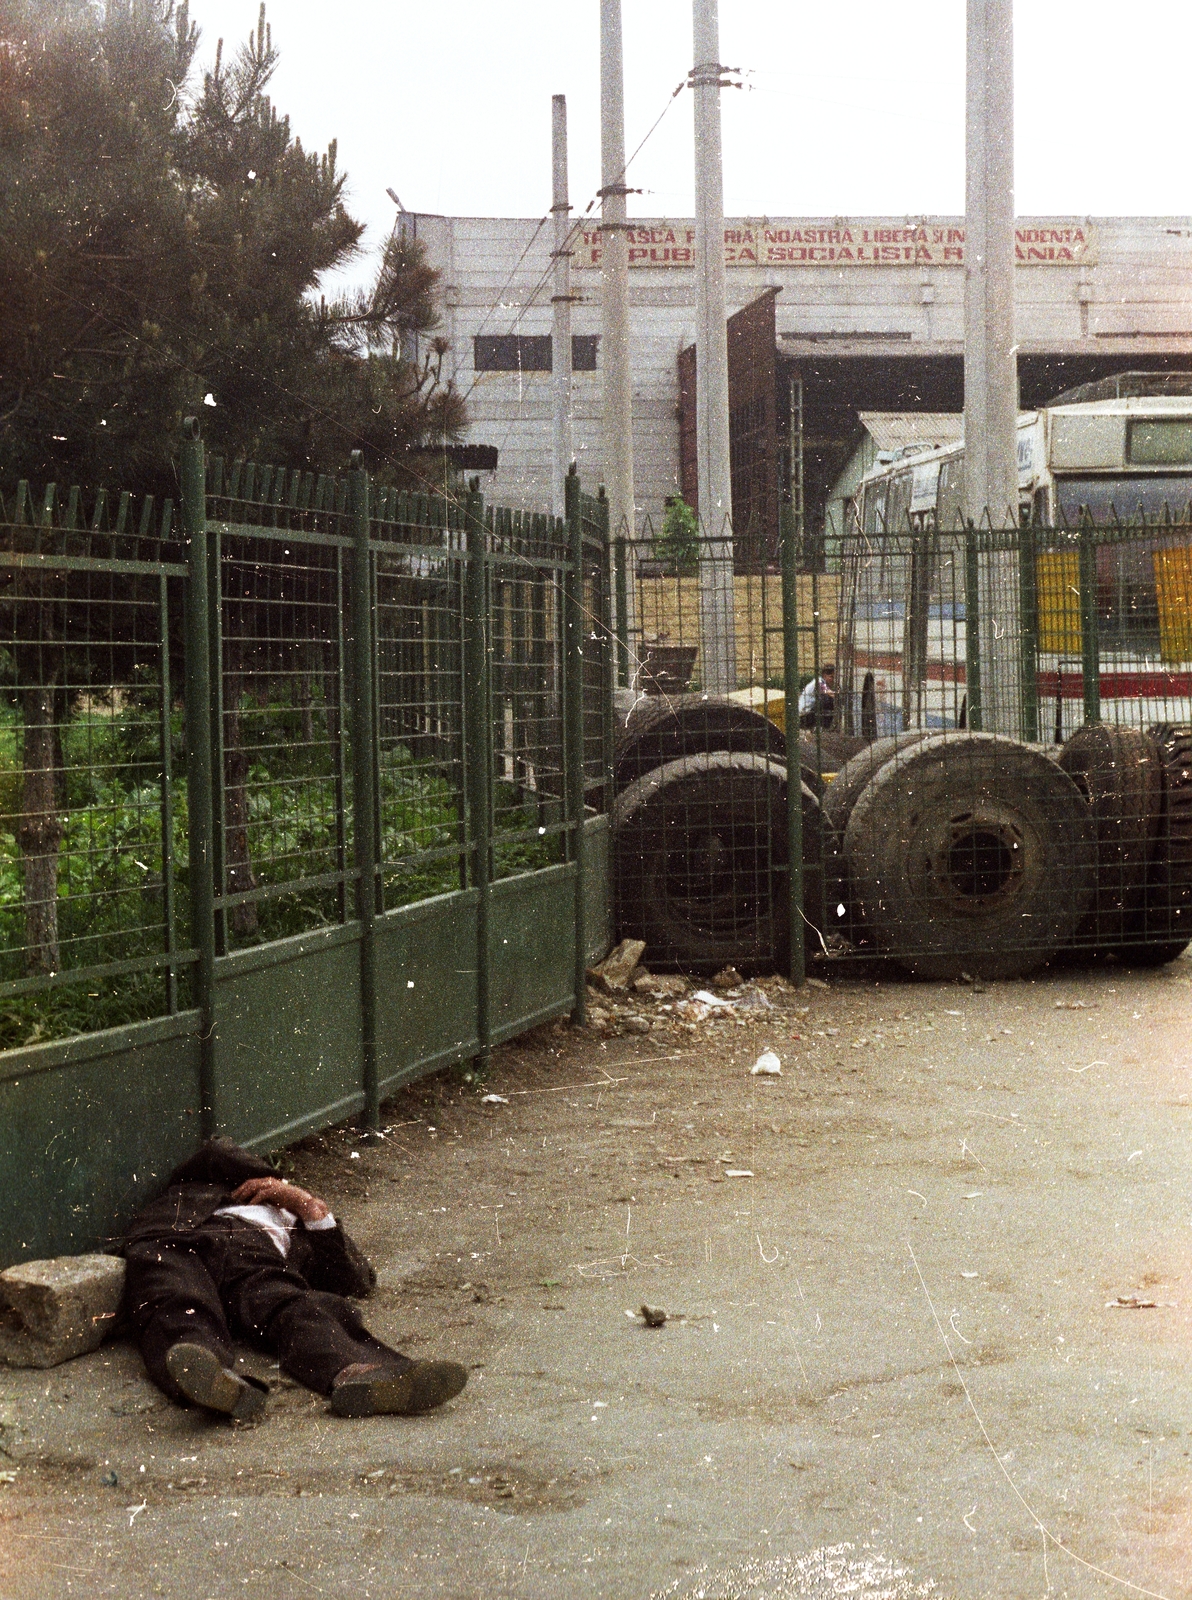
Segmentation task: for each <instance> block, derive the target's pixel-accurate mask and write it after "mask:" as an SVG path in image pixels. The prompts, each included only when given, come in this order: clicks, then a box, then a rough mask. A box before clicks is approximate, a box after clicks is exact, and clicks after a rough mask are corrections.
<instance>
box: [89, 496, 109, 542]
mask: <svg viewBox="0 0 1192 1600" xmlns="http://www.w3.org/2000/svg"><path fill="white" fill-rule="evenodd" d="M107 525H108V491H107V490H106V489H97V490H96V492H95V504H94V505H93V506H92V508H91V531H92V533H103V532H106V530H107Z"/></svg>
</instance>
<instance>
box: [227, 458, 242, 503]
mask: <svg viewBox="0 0 1192 1600" xmlns="http://www.w3.org/2000/svg"><path fill="white" fill-rule="evenodd" d="M243 471H244V462H243V461H233V462H232V473H231V477H230V478H229V480H228V499H229V500H239V498H240V477H241V474H242V473H243Z"/></svg>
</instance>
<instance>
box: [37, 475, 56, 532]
mask: <svg viewBox="0 0 1192 1600" xmlns="http://www.w3.org/2000/svg"><path fill="white" fill-rule="evenodd" d="M57 509H58V485H57V484H56V483H47V484H46V490H45V495H44V497H43V498H42V502H41V517H40V519H39V520H40V523H41V526H42V527H43V528H52V527H53V526H54V513H55V511H57Z"/></svg>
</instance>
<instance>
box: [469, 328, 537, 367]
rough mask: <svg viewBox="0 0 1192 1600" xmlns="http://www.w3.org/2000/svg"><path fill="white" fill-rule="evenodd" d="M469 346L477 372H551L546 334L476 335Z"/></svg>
mask: <svg viewBox="0 0 1192 1600" xmlns="http://www.w3.org/2000/svg"><path fill="white" fill-rule="evenodd" d="M472 342H473V345H474V346H475V351H474V356H473V362H474V365H475V368H476V371H477V372H549V371H550V334H549V333H546V334H525V333H478V334H477V335H476V337H475V339H474V340H473V341H472Z"/></svg>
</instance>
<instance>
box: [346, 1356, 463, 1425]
mask: <svg viewBox="0 0 1192 1600" xmlns="http://www.w3.org/2000/svg"><path fill="white" fill-rule="evenodd" d="M467 1381H468V1374H467V1371H466V1370H465V1368H463V1367H461V1366H460V1365H459V1363H458V1362H457V1361H410V1362H408V1363H407V1364H406V1365H404V1366H401V1367H399V1366H396V1365H377V1366H364V1365H361V1364H359V1363H357V1364H356V1365H354V1366H351V1367H345V1368H344V1370H343V1371H342V1372H341V1373H339V1374H337V1376H336V1379H335V1383H334V1386H333V1387H332V1390H331V1409H332V1411H334V1412H335V1414H336V1416H337V1417H414V1416H417V1415H418V1413H419V1412H421V1411H433V1410H434V1408H435V1407H436V1406H441V1405H442V1404H443V1403H444V1401H447V1400H452V1399H454V1397H455V1396H456V1395H457V1394H458V1393H459V1392H460V1390H461V1389H462V1388H463V1386H464V1384H465V1383H467Z"/></svg>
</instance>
